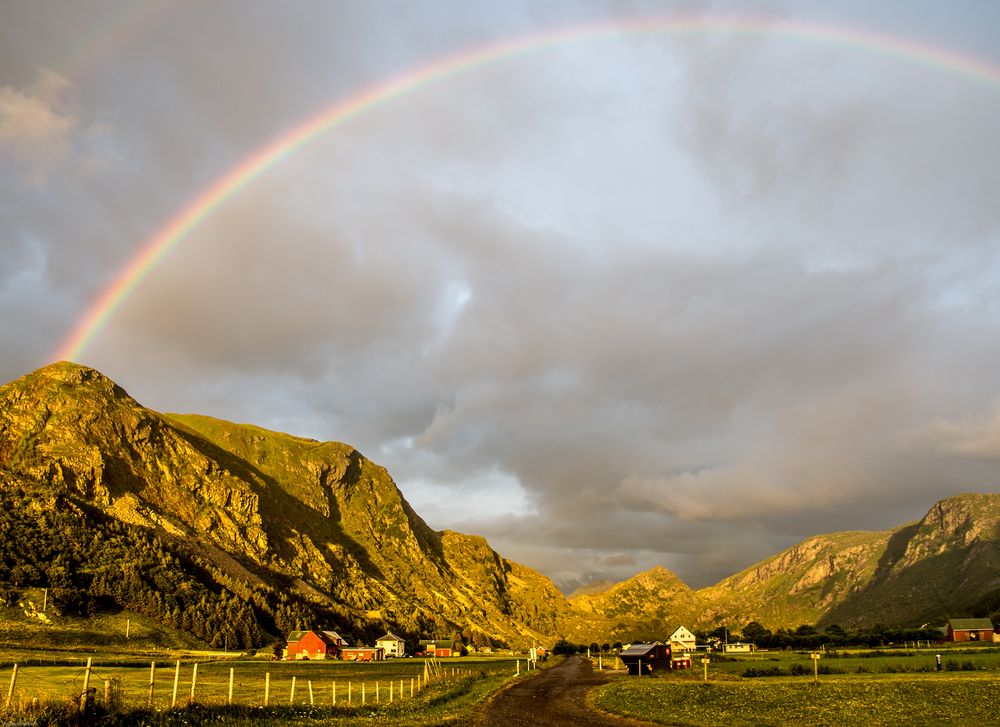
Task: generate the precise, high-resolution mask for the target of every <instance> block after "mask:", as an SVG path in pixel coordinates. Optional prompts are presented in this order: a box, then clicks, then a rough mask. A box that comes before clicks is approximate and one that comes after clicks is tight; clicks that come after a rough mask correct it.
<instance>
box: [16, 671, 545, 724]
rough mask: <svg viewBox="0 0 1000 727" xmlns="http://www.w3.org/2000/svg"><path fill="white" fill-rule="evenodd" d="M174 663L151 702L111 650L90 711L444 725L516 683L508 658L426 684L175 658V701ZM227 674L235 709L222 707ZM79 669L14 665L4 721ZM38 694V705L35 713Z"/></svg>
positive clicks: (169, 719)
mask: <svg viewBox="0 0 1000 727" xmlns="http://www.w3.org/2000/svg"><path fill="white" fill-rule="evenodd" d="M129 658H134V657H131V656H130V657H129ZM84 663H85V662H84ZM176 663H177V662H166V661H163V662H158V663H157V668H156V672H155V681H154V685H153V686H154V689H153V701H152V705H151V706H150V705H149V701H148V700H149V682H150V664H149V662H148V661H147V662H146V663H145V664H144V665H142V666H138V665H136V666H131V665H122V664H121V663H120V658H119V657H116V656H115V655H111V654H107V655H104V656H102V657H98V658H95V659H94V662H93V664H94V665H93V668H92V671H91V676H90V687H91V688H94V689H95V690H96V692H95V703H96V712H97V713H99V714H104V713H105V712H107V713H108V714H106V715H105V717H104V718H103V719H104V721H102V722H100V723H101V724H174V723H178V724H179V723H186V724H199V723H211V722H215V721H225V722H226V723H227V724H237V723H240V720H246V723H247V724H267V723H272V724H286V723H288V722H289V721H302V720H304V721H312V722H324V721H328V720H333V719H336V720H337V723H338V724H341V723H344V724H401V725H422V724H448V723H451V722H460V721H462V720H463V718H464V716H467V715H468V713H469V712H470V711H471V710H473V709H475V708H476V706H477V705H479V704H480V703H481V702H482V700H483V699H485V698H486V697H487V696H488V695H489V694H490V693H492V692H494V691H496V690H497V689H499V688H500V687H502V686H503V685H504V684H506V683H508V682H509V681H511V680H512V679H514V678H516V677H515V673H516V671H517V667H516V665H515V663H514V659H513V658H510V657H507V658H504V657H490V658H473V657H467V658H461V659H450V660H443V659H442V660H437V661H436V667H434V668H431V670H430V671H431V674H432V678H431V680H430V682H429V683H428V684H426V685H424V684H423V680H424V669H425V661H424V660H422V659H392V660H388V661H384V662H378V663H355V662H341V661H311V662H305V661H298V662H281V661H269V660H263V659H256V660H234V659H229V660H216V659H208V660H206V659H200V660H183V659H182V660H181V662H180V664H181V666H180V671H179V678H178V679H177V693H176V694H177V696H176V700H175V698H174V679H175V675H177V674H178V671H177V669H176ZM196 664H197V677H196V678H195V665H196ZM524 665H525V662H524V660H523V659H522V660H521V664H520V671H521V674H522V677H521V678H524V677H525V676H526V675H525V671H524ZM230 670H232V676H233V705H235V706H234V707H228V706H227V702H228V700H229V681H230ZM85 673H86V669H85V666H84V665H83V664H77V665H65V666H24V667H21V666H19V668H18V673H17V681H16V688H15V693H14V696H13V700H12V702H13V704H12V706H11V708H10V709H9V710H8V711H7V713H6V714H5V715H4V716H5V717H8V718H13V717H18V718H23V717H32V716H37V715H40V714H42V713H43V712H44V711H45V710H44V709H43V708H48V710H49V711H52V712H55V711H59V710H65V708H66V705H68V704H70V703H71V702H74V701H76V700H78V699H79V695H80V694H82V692H83V686H84V679H85ZM12 674H13V670H12V669H11V670H9V671H6V676H7V679H2V678H0V681H3V682H4V683H5V684H6V683H9V682H8V681H7V680H8V679H9V678H10V676H11V675H12ZM193 684H194V697H193V699H192V685H193ZM106 690H107V691H106ZM265 692H266V697H265ZM106 694H107V695H109V697H110V699H109V700H107V701H108V702H109V703H108V704H106V698H105V695H106ZM36 698H37V699H38V701H39V703H40V704H41V705H42V707H43V708H39V709H37V710H35V711H34V712H33V711H32V701H33V699H36ZM265 698H266V701H267V707H268V709H264V707H265ZM192 705H193V706H192ZM0 713H2V710H0ZM345 720H346V721H345Z"/></svg>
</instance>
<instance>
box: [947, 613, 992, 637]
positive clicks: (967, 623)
mask: <svg viewBox="0 0 1000 727" xmlns="http://www.w3.org/2000/svg"><path fill="white" fill-rule="evenodd" d="M946 640H947V641H983V642H986V643H992V642H993V622H992V621H990V620H989V619H988V618H953V619H951V620H950V621H948V636H947V637H946Z"/></svg>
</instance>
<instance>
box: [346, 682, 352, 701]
mask: <svg viewBox="0 0 1000 727" xmlns="http://www.w3.org/2000/svg"><path fill="white" fill-rule="evenodd" d="M347 705H348V706H350V705H351V682H350V680H348V682H347Z"/></svg>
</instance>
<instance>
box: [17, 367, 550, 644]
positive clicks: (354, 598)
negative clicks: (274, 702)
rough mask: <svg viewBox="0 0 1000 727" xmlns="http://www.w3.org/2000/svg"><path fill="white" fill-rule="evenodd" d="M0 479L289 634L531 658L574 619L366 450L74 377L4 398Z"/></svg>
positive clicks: (80, 585)
mask: <svg viewBox="0 0 1000 727" xmlns="http://www.w3.org/2000/svg"><path fill="white" fill-rule="evenodd" d="M0 469H2V471H3V472H4V473H5V475H6V476H7V477H8V478H9V482H5V484H4V487H3V495H4V497H5V498H8V497H9V498H14V499H16V498H20V500H17V501H16V502H15V501H14V499H12V500H11V503H10V504H11V506H12V508H13V509H16V510H18V511H23V510H25V509H26V508H30V507H31V504H30V503H31V502H32V498H35V501H52V500H53V498H54V499H55V500H56V501H57V505H56V506H55V507H56V509H57V510H58V511H63V510H65V511H72V510H73V509H74V508H76V509H79V510H80V511H81V512H84V513H85V515H86V517H83V518H82V519H81V520H80V522H79V523H78V527H79V528H81V529H86V528H91V527H98V528H99V529H100V528H105V529H106V528H110V527H115V528H120V529H124V530H125V531H127V532H128V533H129V536H128V537H130V538H140V539H141V538H143V537H146V538H150V539H151V540H152V541H153V542H155V543H157V544H158V545H160V546H161V547H163V548H166V549H167V551H166V552H167V554H166V555H163V556H162V559H163V560H168V559H169V558H168V556H169V557H177V558H179V557H181V556H183V557H184V558H185V559H186V562H185V563H184V568H185V569H186V570H191V571H192V572H194V571H199V572H198V575H197V577H196V580H197V581H198V582H199V583H201V584H202V585H203V586H204V588H205V590H206V591H207V592H208V593H215V592H218V593H220V594H223V595H224V596H225V597H226V599H227V600H228V599H229V598H231V597H235V596H239V597H240V598H242V599H245V600H248V601H250V602H252V603H253V604H254V608H255V613H256V615H257V617H258V620H259V622H260V623H261V624H262V626H263V627H264V628H266V629H270V630H272V631H275V632H278V633H282V632H285V631H288V630H291V629H293V628H298V627H300V626H313V625H323V623H321V622H325V621H334V620H335V621H337V622H338V623H335V624H333V625H337V626H339V627H340V628H349V629H353V630H355V631H359V630H360V631H365V630H378V629H383V628H387V627H392V628H394V629H396V630H398V631H402V632H404V633H408V634H412V635H417V634H428V633H437V634H441V633H444V634H447V635H458V636H460V635H461V633H462V631H463V630H464V631H466V636H467V637H471V636H472V635H474V634H475V635H476V637H477V639H479V640H480V641H484V642H489V641H490V640H492V641H499V642H504V643H528V642H532V641H536V640H539V641H547V640H549V635H550V634H553V633H555V632H556V631H557V630H558V629H559V628H560V621H561V620H565V618H566V617H567V614H568V612H569V607H568V605H567V604H566V603H565V601H564V600H563V599H561V596H560V595H559V594H558V591H556V589H555V587H554V586H552V584H551V582H549V581H548V579H546V578H544V577H543V576H541V575H539V574H537V573H535V572H533V571H531V570H530V569H527V568H523V567H521V566H517V565H515V564H513V563H510V562H509V561H507V560H505V559H504V558H502V557H500V556H499V555H498V554H497V553H495V552H494V551H493V550H492V549H490V548H489V546H488V545H487V544H486V542H485V541H484V540H483V539H482V538H477V537H473V536H465V535H461V534H458V533H448V532H446V533H437V532H435V531H433V530H431V529H430V528H429V527H427V525H426V524H425V523H424V522H423V521H422V520H421V519H420V517H419V516H418V515H417V514H416V513H415V512H414V511H413V510H412V508H411V507H410V506H409V505H408V504H407V503H406V501H405V500H404V499H403V497H402V495H401V494H400V492H399V490H398V489H397V488H396V486H395V484H394V483H393V482H392V479H391V478H390V477H389V475H388V473H386V471H385V470H384V469H383V468H381V467H378V466H377V465H375V464H373V463H371V462H370V461H368V460H367V459H366V458H364V457H363V456H361V455H360V454H359V453H358V452H357V451H355V450H354V449H353V448H351V447H349V446H347V445H344V444H338V443H332V442H325V443H320V442H314V441H310V440H304V439H300V438H296V437H291V436H289V435H285V434H279V433H275V432H268V431H266V430H263V429H260V428H258V427H253V426H247V425H237V424H231V423H228V422H222V421H219V420H215V419H211V418H208V417H198V416H180V415H172V416H164V415H161V414H158V413H156V412H153V411H150V410H148V409H145V408H144V407H142V406H141V405H140V404H138V402H136V401H135V400H134V399H132V398H131V397H130V396H128V394H127V393H125V391H124V390H122V389H121V388H120V387H118V386H117V385H115V384H114V383H113V382H112V381H110V380H109V379H107V378H106V377H104V376H102V375H101V374H99V373H98V372H96V371H94V370H92V369H88V368H86V367H82V366H77V365H75V364H68V363H60V364H53V365H51V366H48V367H45V368H44V369H41V370H39V371H36V372H34V373H32V374H29V375H27V376H25V377H22V378H21V379H18V380H17V381H14V382H11V383H10V384H7V385H6V386H4V387H2V388H0ZM18 488H19V489H18ZM15 491H16V492H17V493H19V494H17V495H15V494H14V493H15ZM95 523H97V524H98V525H95ZM19 527H26V525H25V524H24V523H21V524H20V526H19ZM66 527H67V528H68V529H72V528H73V527H74V526H70V525H67V526H66ZM196 564H197V568H196V567H195V565H196ZM78 566H79V567H78V568H77V570H79V571H80V572H87V571H88V570H92V564H91V563H90V562H89V561H87V560H84V561H82V562H81V563H79V564H78ZM2 575H3V574H2V573H0V578H2ZM47 578H48V576H47V573H42V574H41V575H39V577H38V580H40V581H41V582H42V583H40V584H46V583H47ZM79 581H80V582H77V583H75V584H72V585H73V587H74V588H76V589H77V590H80V591H81V592H84V591H83V589H85V588H86V589H87V590H93V585H92V584H93V580H92V579H90V580H88V579H87V578H82V579H79ZM29 585H30V584H29ZM116 598H117V596H116ZM122 605H129V607H133V606H134V605H135V604H132V603H129V604H122ZM345 621H346V623H347V626H346V627H345V626H344V625H343V622H345Z"/></svg>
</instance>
